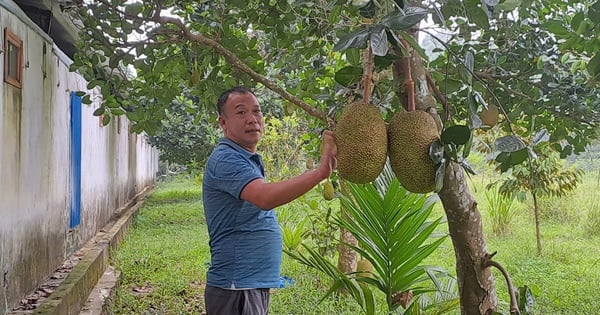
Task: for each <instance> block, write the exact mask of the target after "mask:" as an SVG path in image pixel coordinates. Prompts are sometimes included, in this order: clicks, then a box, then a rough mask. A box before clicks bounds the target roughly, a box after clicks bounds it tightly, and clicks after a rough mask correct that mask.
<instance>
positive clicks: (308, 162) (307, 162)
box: [306, 157, 315, 170]
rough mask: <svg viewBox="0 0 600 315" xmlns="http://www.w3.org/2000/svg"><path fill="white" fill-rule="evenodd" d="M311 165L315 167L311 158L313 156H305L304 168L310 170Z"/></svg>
mask: <svg viewBox="0 0 600 315" xmlns="http://www.w3.org/2000/svg"><path fill="white" fill-rule="evenodd" d="M313 167H315V161H314V160H313V158H311V157H308V158H306V169H307V170H312V169H313Z"/></svg>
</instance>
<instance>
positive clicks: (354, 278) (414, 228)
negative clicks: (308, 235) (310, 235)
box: [285, 165, 445, 314]
mask: <svg viewBox="0 0 600 315" xmlns="http://www.w3.org/2000/svg"><path fill="white" fill-rule="evenodd" d="M348 187H349V196H344V197H342V198H341V203H342V207H344V208H345V210H346V212H347V213H346V215H347V217H344V219H342V218H341V216H338V217H337V218H335V220H334V222H335V224H337V225H338V226H340V227H343V228H345V229H346V230H348V231H349V232H350V233H352V235H353V236H354V237H355V238H356V239H357V241H358V245H357V246H354V245H351V244H346V245H347V246H350V247H352V248H353V249H354V250H355V251H357V252H358V253H359V254H360V256H361V257H362V258H363V259H366V260H368V261H369V262H370V263H371V265H372V266H373V271H368V272H364V271H360V272H355V273H348V274H346V273H343V272H341V271H340V270H339V269H338V268H337V267H336V266H335V265H334V264H333V263H331V262H330V261H329V260H327V259H326V258H325V257H323V256H322V255H319V254H318V253H317V252H316V251H315V250H313V249H311V248H309V247H308V246H306V245H305V244H303V247H302V249H304V250H305V251H302V250H298V251H290V250H285V251H286V253H287V254H288V255H290V256H291V257H292V258H294V259H296V260H298V261H299V262H301V263H303V264H305V265H307V266H309V267H312V268H315V269H317V270H320V271H321V272H323V273H325V274H326V275H328V276H329V277H330V278H332V279H333V285H332V287H331V288H330V289H329V291H328V292H327V294H326V295H325V297H324V298H326V297H327V296H329V295H330V294H332V293H333V292H336V291H337V290H338V289H342V288H343V289H345V291H346V292H348V293H349V294H350V295H351V296H352V297H353V298H354V300H355V301H356V302H357V303H358V304H359V305H360V306H361V308H362V309H363V311H364V312H365V313H366V314H375V309H376V306H375V297H374V291H373V289H377V290H379V291H381V292H382V293H383V294H384V295H385V297H386V302H387V308H388V312H392V311H394V310H396V309H398V307H399V306H400V305H402V306H403V307H407V305H406V303H403V302H406V301H401V299H399V297H402V296H406V295H405V294H404V293H410V296H413V295H414V296H415V297H416V296H418V295H419V294H422V293H424V292H429V291H431V290H430V289H428V288H425V287H424V286H421V285H422V284H423V283H424V281H428V280H430V279H431V277H430V275H432V274H435V273H436V272H440V271H441V272H443V273H445V271H443V270H442V269H441V268H438V267H431V266H424V265H421V263H422V262H423V260H424V259H425V258H426V257H427V256H429V255H430V254H431V253H432V252H433V251H434V250H435V249H436V248H437V247H438V246H439V245H440V244H441V243H442V242H443V241H444V237H441V238H438V239H433V238H432V235H433V233H434V231H435V229H436V227H437V226H438V224H439V223H440V221H441V218H438V219H436V220H434V221H429V220H428V219H429V216H430V214H431V211H432V209H433V205H434V201H433V198H428V197H427V196H425V195H421V194H414V193H411V192H409V191H407V190H405V189H404V188H402V187H401V186H400V184H399V182H398V180H397V179H396V178H395V177H394V176H393V174H392V173H391V170H390V168H389V165H386V169H385V170H384V173H383V174H382V175H381V176H380V178H379V179H378V180H377V181H375V182H374V183H372V184H365V185H356V184H352V183H348Z"/></svg>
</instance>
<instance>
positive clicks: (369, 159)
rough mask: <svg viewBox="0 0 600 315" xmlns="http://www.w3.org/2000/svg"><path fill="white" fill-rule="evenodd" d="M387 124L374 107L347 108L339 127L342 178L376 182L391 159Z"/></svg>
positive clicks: (361, 181) (352, 106)
mask: <svg viewBox="0 0 600 315" xmlns="http://www.w3.org/2000/svg"><path fill="white" fill-rule="evenodd" d="M386 133H387V131H386V126H385V121H384V120H383V117H382V116H381V114H380V113H379V109H378V108H377V107H376V106H374V105H369V104H366V103H363V102H354V103H351V104H349V105H347V106H346V107H345V108H344V110H343V111H342V114H341V116H340V118H339V120H338V122H337V124H336V126H335V130H334V135H335V143H336V145H337V161H338V165H337V166H338V173H339V175H340V176H341V177H342V178H344V179H345V180H348V181H350V182H353V183H357V184H364V183H369V182H372V181H374V180H375V179H376V178H377V176H379V174H380V173H381V171H382V170H383V166H384V165H385V161H386V159H387V134H386Z"/></svg>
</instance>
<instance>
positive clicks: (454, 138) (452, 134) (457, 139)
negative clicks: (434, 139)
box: [441, 125, 471, 145]
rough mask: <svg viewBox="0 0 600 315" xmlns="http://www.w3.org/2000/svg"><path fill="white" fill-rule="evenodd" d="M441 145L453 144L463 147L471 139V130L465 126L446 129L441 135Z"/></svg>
mask: <svg viewBox="0 0 600 315" xmlns="http://www.w3.org/2000/svg"><path fill="white" fill-rule="evenodd" d="M441 138H442V142H443V143H446V144H448V143H454V144H455V145H463V144H466V143H467V142H469V139H470V138H471V129H470V128H469V127H467V126H465V125H454V126H451V127H449V128H446V130H444V132H443V133H442V136H441Z"/></svg>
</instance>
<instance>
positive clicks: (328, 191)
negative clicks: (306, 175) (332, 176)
mask: <svg viewBox="0 0 600 315" xmlns="http://www.w3.org/2000/svg"><path fill="white" fill-rule="evenodd" d="M322 193H323V198H324V199H325V200H333V198H334V197H335V189H334V188H333V183H332V182H331V181H330V180H329V179H327V181H326V182H325V183H324V184H323V192H322Z"/></svg>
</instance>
